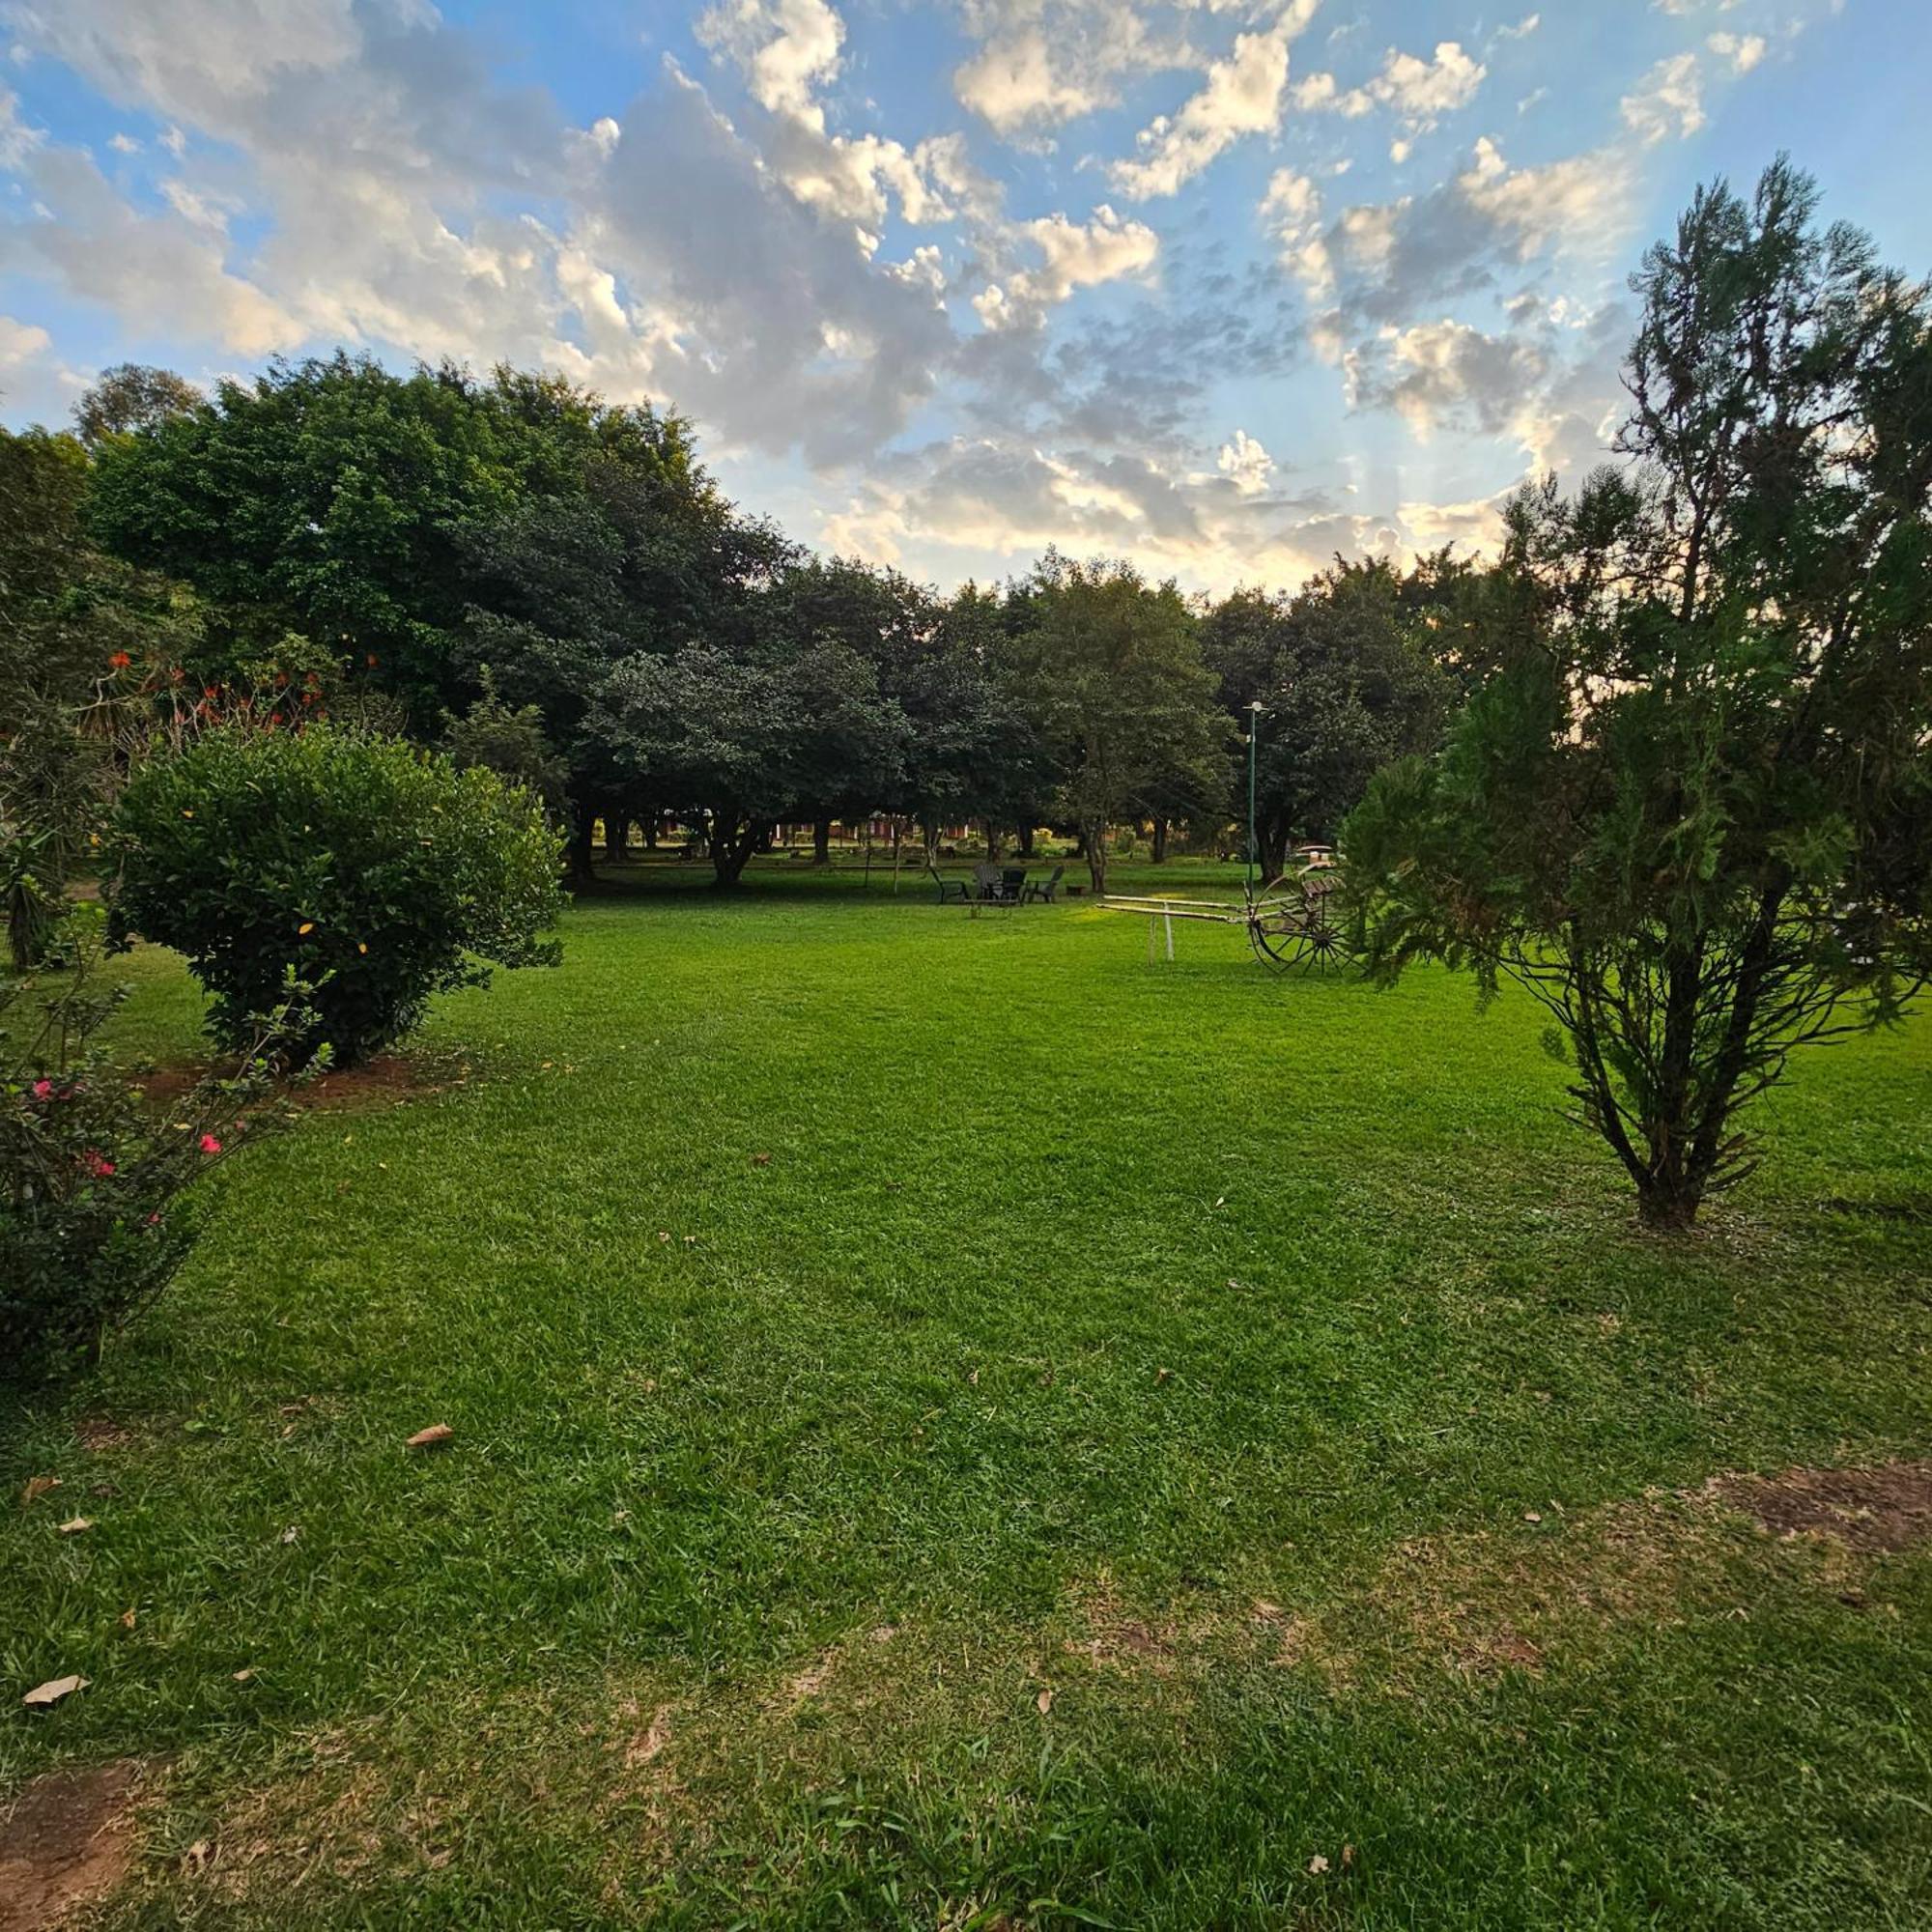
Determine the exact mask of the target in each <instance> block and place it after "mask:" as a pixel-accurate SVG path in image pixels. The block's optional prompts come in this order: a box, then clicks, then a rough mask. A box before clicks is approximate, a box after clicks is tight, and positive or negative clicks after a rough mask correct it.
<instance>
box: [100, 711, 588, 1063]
mask: <svg viewBox="0 0 1932 1932" xmlns="http://www.w3.org/2000/svg"><path fill="white" fill-rule="evenodd" d="M558 856H559V848H558V841H557V838H556V836H555V835H554V833H553V832H552V831H551V830H550V829H549V827H548V826H547V825H546V823H545V821H544V815H543V810H542V808H541V807H540V805H539V804H538V803H537V801H536V800H535V799H534V798H532V797H531V796H530V795H529V794H528V793H526V792H524V791H522V790H519V789H515V788H513V787H511V786H508V785H505V784H504V783H503V781H501V780H500V779H498V778H497V775H496V774H495V773H494V772H490V771H487V770H484V769H483V768H481V767H480V766H472V767H471V768H469V770H467V771H459V770H457V768H456V767H455V766H454V765H453V764H452V763H451V762H450V760H449V759H448V758H447V757H445V756H443V755H441V754H440V753H432V752H427V751H423V750H420V749H418V748H416V747H412V746H410V745H406V744H403V743H400V742H398V741H395V740H390V739H382V738H375V737H369V736H365V735H362V734H360V733H357V732H354V731H348V730H344V729H340V728H335V727H330V726H327V725H318V726H313V727H311V728H309V729H307V730H303V731H298V732H291V731H268V732H248V731H243V730H240V729H231V730H223V731H215V732H212V733H210V734H209V735H208V736H206V737H203V738H201V739H199V740H198V741H196V742H194V743H191V744H189V745H188V746H187V747H186V748H185V750H184V751H183V752H181V753H179V755H176V756H173V757H165V758H158V759H156V761H155V762H153V763H152V764H150V765H148V766H146V767H145V768H143V770H142V771H141V772H140V773H139V774H138V775H137V776H136V777H135V779H134V781H133V782H132V783H131V784H130V785H129V786H128V790H127V792H126V793H125V794H124V796H123V797H122V800H121V803H120V806H119V808H118V810H117V812H116V815H115V821H114V833H113V837H112V839H111V841H110V852H109V857H110V859H111V860H112V862H113V864H114V865H115V866H116V867H117V868H118V877H117V880H116V884H115V888H114V899H113V906H114V919H115V923H116V929H117V931H118V932H119V933H121V934H124V935H125V934H128V933H130V932H138V933H139V934H141V935H142V936H143V937H145V938H148V939H151V940H154V941H156V942H157V943H158V944H160V945H164V946H172V947H174V948H175V949H176V950H177V951H179V952H184V953H185V954H186V955H187V958H188V961H189V963H190V965H191V966H192V967H193V969H194V971H195V974H196V977H197V978H199V979H200V980H201V981H202V983H203V985H204V986H206V987H207V988H208V990H209V991H210V992H211V993H212V994H213V996H214V1004H213V1011H212V1013H211V1016H210V1026H211V1028H212V1030H213V1033H214V1035H215V1037H217V1038H219V1039H221V1040H223V1041H224V1042H226V1043H228V1044H231V1045H233V1044H236V1043H238V1042H239V1041H240V1040H241V1038H242V1037H245V1034H246V1032H247V1029H248V1027H249V1024H250V1020H249V1016H250V1015H251V1014H253V1013H256V1012H259V1011H261V1010H263V1009H264V1008H265V1007H266V1005H267V1004H268V1003H269V1002H270V1000H271V999H272V998H273V997H274V994H275V990H276V989H277V988H278V987H279V986H281V984H282V983H283V981H284V980H285V979H286V978H287V976H288V975H289V974H290V973H291V972H294V973H295V974H297V975H298V977H299V978H300V979H302V980H305V981H308V982H310V983H312V984H313V985H314V986H315V988H316V992H315V996H314V1001H313V1007H314V1011H313V1013H312V1015H311V1020H310V1024H309V1025H308V1027H307V1028H306V1030H305V1032H304V1033H303V1035H302V1037H301V1040H300V1046H301V1049H302V1050H303V1051H304V1052H313V1051H315V1050H316V1049H318V1048H319V1047H321V1046H322V1045H324V1044H325V1043H326V1044H327V1045H328V1046H330V1047H331V1048H332V1049H333V1052H334V1055H335V1057H336V1059H337V1060H338V1061H340V1062H342V1063H344V1064H354V1063H355V1062H357V1061H360V1060H364V1059H366V1058H367V1057H368V1056H369V1055H370V1054H372V1053H374V1052H377V1051H378V1050H380V1049H381V1048H383V1047H385V1046H387V1045H389V1044H390V1043H391V1042H393V1041H394V1040H396V1039H397V1038H399V1037H401V1036H402V1035H403V1034H405V1033H406V1032H408V1031H409V1029H410V1028H411V1027H412V1025H414V1023H415V1022H416V1021H417V1020H418V1019H419V1018H420V1017H421V1014H422V1011H423V1009H424V1007H425V1005H426V1004H427V1002H428V1000H429V998H430V996H431V995H432V994H434V993H437V992H441V991H445V990H447V989H450V988H453V987H457V986H469V985H479V984H483V983H485V982H487V980H488V978H489V973H488V968H487V966H486V965H485V964H484V962H485V961H494V962H496V963H497V964H498V965H502V966H530V965H551V964H554V963H555V961H556V958H557V956H558V953H557V948H556V945H555V943H554V941H551V940H547V939H546V938H545V937H544V936H543V935H544V934H545V933H546V932H547V931H548V930H549V928H550V927H551V926H552V925H554V923H555V919H556V913H557V908H558V903H559V894H558V889H557V864H558Z"/></svg>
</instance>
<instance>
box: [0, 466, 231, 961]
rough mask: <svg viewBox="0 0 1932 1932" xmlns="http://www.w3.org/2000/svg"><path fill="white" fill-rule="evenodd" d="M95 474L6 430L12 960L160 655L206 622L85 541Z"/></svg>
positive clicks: (173, 593)
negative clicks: (84, 519)
mask: <svg viewBox="0 0 1932 1932" xmlns="http://www.w3.org/2000/svg"><path fill="white" fill-rule="evenodd" d="M87 481H88V464H87V455H86V452H85V451H84V450H83V449H82V447H81V445H80V444H79V443H78V442H76V441H75V440H74V439H73V438H72V437H70V436H49V435H47V434H46V433H45V432H44V431H43V430H32V431H29V432H28V433H27V434H25V435H23V436H14V435H10V434H9V433H8V432H6V431H4V430H0V890H4V892H5V895H6V921H7V928H8V943H9V948H10V951H11V952H12V955H13V959H14V964H15V965H16V966H29V965H33V964H35V963H37V962H38V960H39V958H40V956H41V954H42V952H43V947H44V945H45V943H46V940H47V936H48V934H49V932H50V931H51V929H52V925H53V922H54V917H55V914H56V912H57V910H58V904H59V900H60V897H61V895H62V893H63V892H64V890H65V888H66V886H67V883H68V880H69V878H70V876H71V873H72V871H73V869H74V867H75V865H76V864H77V862H78V861H79V860H80V858H81V857H82V855H83V854H84V853H85V851H86V850H87V846H88V840H89V838H90V835H91V834H92V833H93V832H94V831H95V830H96V829H97V828H98V827H99V825H100V823H101V822H102V818H103V814H104V812H105V810H106V808H107V805H108V803H109V802H110V800H111V797H112V794H113V789H114V785H115V782H116V781H117V778H118V776H119V772H120V768H121V754H122V753H123V752H124V751H125V750H126V748H127V746H126V740H127V738H128V735H129V733H130V732H132V731H133V730H134V727H135V726H136V725H138V697H137V694H138V691H139V688H140V686H141V684H142V682H143V679H144V676H145V674H146V673H147V672H148V671H149V670H150V669H151V668H152V660H154V659H156V658H174V657H178V656H179V655H180V654H181V653H182V652H183V651H185V650H186V649H188V648H190V647H191V645H192V643H193V641H194V639H195V637H196V634H197V631H198V626H199V618H198V613H197V612H196V611H195V610H194V609H193V607H192V604H191V601H190V600H188V599H186V598H185V597H183V596H182V595H181V594H180V592H179V589H178V587H177V586H174V585H170V584H167V583H163V582H156V581H155V580H153V579H150V578H147V577H145V576H143V575H141V574H139V573H136V572H133V571H129V570H128V569H127V568H126V567H125V566H123V565H120V564H117V563H115V562H114V561H113V560H112V559H110V558H107V557H104V556H102V555H100V554H99V552H97V551H96V550H94V549H93V548H92V547H91V546H90V545H89V543H88V542H87V539H86V536H85V533H84V530H83V528H82V523H81V506H82V503H83V500H84V497H85V493H86V489H87Z"/></svg>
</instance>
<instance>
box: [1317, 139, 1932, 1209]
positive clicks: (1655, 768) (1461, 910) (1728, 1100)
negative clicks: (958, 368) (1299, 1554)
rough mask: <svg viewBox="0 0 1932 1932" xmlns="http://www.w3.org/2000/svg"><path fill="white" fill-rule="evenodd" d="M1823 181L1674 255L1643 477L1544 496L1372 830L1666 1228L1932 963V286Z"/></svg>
mask: <svg viewBox="0 0 1932 1932" xmlns="http://www.w3.org/2000/svg"><path fill="white" fill-rule="evenodd" d="M1816 201H1817V196H1816V190H1815V188H1814V187H1813V185H1812V184H1811V183H1810V181H1809V180H1808V179H1807V178H1806V177H1804V175H1803V174H1801V173H1799V172H1798V171H1797V170H1796V169H1794V168H1793V167H1791V166H1790V165H1789V164H1788V163H1787V162H1784V161H1782V160H1780V161H1779V162H1777V163H1776V164H1775V165H1774V166H1773V167H1771V168H1770V169H1768V170H1767V171H1766V173H1765V175H1764V177H1763V178H1762V180H1761V181H1760V182H1759V183H1758V185H1757V188H1756V191H1755V193H1754V194H1752V195H1750V196H1749V197H1744V196H1740V195H1738V194H1737V193H1735V192H1733V191H1732V190H1731V189H1730V188H1728V187H1727V186H1725V185H1722V184H1721V183H1720V184H1719V185H1715V186H1713V187H1710V188H1707V189H1703V190H1701V191H1700V192H1699V193H1698V194H1697V196H1696V198H1695V200H1694V201H1693V202H1692V204H1691V206H1690V209H1689V211H1688V212H1687V213H1685V215H1684V216H1683V218H1682V220H1681V221H1680V222H1679V224H1678V229H1677V233H1676V235H1675V237H1674V238H1673V239H1672V240H1670V241H1663V242H1660V243H1659V244H1658V245H1657V246H1656V247H1654V248H1653V249H1652V250H1651V251H1650V252H1649V254H1648V255H1647V256H1646V257H1645V259H1644V264H1643V268H1642V270H1641V272H1640V273H1639V274H1638V275H1637V276H1636V277H1635V282H1634V286H1635V288H1636V290H1637V292H1638V294H1639V296H1640V297H1641V299H1642V305H1643V312H1642V324H1641V327H1640V329H1639V332H1638V334H1637V337H1636V341H1635V343H1634V347H1633V349H1632V352H1631V356H1630V362H1629V368H1628V377H1627V380H1628V384H1629V387H1630V392H1631V397H1632V407H1631V412H1630V415H1629V418H1628V420H1627V421H1626V423H1625V424H1624V427H1623V430H1622V432H1621V434H1620V436H1619V439H1618V448H1619V450H1620V451H1621V452H1622V453H1623V454H1624V455H1625V456H1626V457H1627V458H1629V459H1630V461H1629V463H1628V466H1627V467H1625V468H1621V469H1604V470H1601V471H1599V472H1598V473H1597V474H1596V475H1594V476H1593V477H1592V478H1591V479H1590V480H1589V481H1588V482H1587V483H1586V484H1585V485H1584V487H1583V488H1582V489H1580V490H1579V491H1578V492H1577V494H1576V495H1575V496H1574V497H1564V496H1562V495H1561V494H1560V493H1559V492H1558V491H1557V490H1556V489H1555V488H1554V486H1553V485H1546V486H1545V487H1542V488H1537V489H1531V490H1527V491H1525V492H1523V493H1522V494H1521V495H1520V496H1519V497H1517V498H1516V500H1515V501H1514V503H1513V504H1512V506H1511V509H1510V513H1509V519H1508V536H1507V541H1506V543H1505V546H1504V549H1503V553H1502V556H1501V558H1500V561H1499V563H1498V565H1497V568H1496V572H1495V579H1496V594H1495V595H1493V596H1492V598H1490V599H1489V600H1488V609H1487V616H1486V618H1485V620H1484V621H1485V622H1486V624H1487V627H1488V630H1489V634H1490V643H1491V646H1492V649H1493V653H1494V656H1495V659H1496V662H1497V664H1498V667H1499V668H1498V669H1497V671H1496V673H1495V674H1494V675H1493V676H1492V677H1491V678H1490V679H1489V680H1488V681H1487V682H1486V683H1485V684H1484V685H1483V686H1482V688H1481V689H1480V690H1479V691H1477V693H1476V694H1475V696H1474V697H1473V698H1472V699H1471V700H1470V702H1469V704H1468V706H1467V708H1466V709H1465V710H1464V711H1463V713H1462V715H1461V717H1460V719H1459V720H1458V721H1457V723H1456V724H1455V725H1454V726H1453V727H1452V729H1451V731H1450V734H1449V739H1448V743H1447V746H1446V748H1445V750H1444V752H1443V753H1442V755H1441V756H1440V757H1439V758H1437V759H1436V760H1435V761H1434V762H1431V763H1422V762H1410V763H1407V764H1404V765H1401V766H1398V767H1395V768H1394V769H1392V770H1390V771H1388V772H1386V773H1384V774H1383V775H1382V776H1381V777H1380V778H1378V780H1377V781H1376V782H1375V783H1374V784H1373V785H1372V786H1371V788H1370V792H1369V796H1368V799H1367V801H1366V803H1365V804H1364V805H1363V807H1362V808H1361V810H1359V811H1358V812H1357V813H1356V814H1355V815H1354V817H1353V818H1351V819H1350V823H1349V827H1348V834H1347V839H1348V853H1349V860H1350V867H1351V870H1352V874H1353V877H1354V880H1355V883H1356V888H1357V892H1358V895H1359V907H1360V921H1361V931H1362V936H1363V938H1364V941H1365V943H1366V945H1367V947H1368V949H1369V958H1370V961H1371V964H1372V966H1373V968H1374V970H1376V971H1377V972H1378V973H1379V974H1381V975H1382V976H1383V977H1389V976H1392V975H1393V974H1395V973H1396V972H1399V971H1400V970H1401V968H1402V967H1403V965H1404V964H1405V963H1406V962H1407V961H1408V960H1410V959H1413V958H1417V957H1423V956H1434V957H1438V958H1443V959H1446V960H1448V961H1450V962H1451V963H1453V964H1463V965H1468V966H1471V967H1473V968H1474V969H1475V971H1476V972H1477V973H1478V974H1479V975H1480V976H1481V979H1482V980H1483V983H1484V984H1485V986H1490V985H1493V984H1494V982H1495V981H1496V980H1497V979H1498V977H1499V976H1508V977H1509V978H1511V979H1513V980H1517V981H1519V982H1520V983H1521V984H1523V985H1525V986H1527V987H1528V988H1529V989H1530V990H1531V991H1532V992H1534V993H1535V994H1536V995H1537V996H1538V997H1539V998H1540V999H1542V1000H1543V1001H1544V1002H1545V1003H1546V1004H1547V1005H1548V1008H1549V1009H1550V1010H1551V1012H1552V1013H1553V1014H1554V1016H1555V1018H1556V1020H1557V1022H1558V1024H1559V1029H1560V1031H1558V1032H1556V1033H1555V1034H1553V1036H1552V1044H1554V1045H1556V1046H1558V1047H1559V1048H1561V1049H1562V1050H1563V1051H1564V1052H1566V1053H1567V1054H1569V1055H1570V1056H1571V1057H1572V1058H1573V1059H1574V1063H1575V1068H1576V1078H1575V1083H1574V1085H1573V1087H1572V1089H1571V1091H1572V1094H1573V1095H1574V1096H1575V1099H1576V1101H1577V1110H1578V1116H1579V1118H1580V1120H1581V1121H1582V1122H1585V1123H1586V1124H1587V1125H1588V1126H1589V1127H1591V1128H1592V1129H1594V1130H1595V1131H1596V1132H1598V1133H1599V1134H1601V1135H1602V1136H1603V1137H1604V1138H1605V1140H1606V1141H1607V1142H1608V1144H1609V1146H1610V1148H1611V1149H1612V1150H1613V1151H1614V1152H1615V1154H1616V1157H1617V1158H1618V1160H1619V1161H1620V1162H1621V1163H1622V1165H1623V1166H1624V1168H1625V1169H1626V1170H1627V1171H1628V1173H1629V1175H1630V1177H1631V1179H1632V1180H1633V1181H1634V1184H1635V1187H1636V1189H1637V1193H1638V1198H1639V1203H1640V1206H1641V1208H1642V1211H1643V1214H1644V1216H1645V1218H1646V1219H1647V1220H1649V1221H1651V1222H1653V1223H1655V1224H1657V1225H1660V1226H1665V1227H1676V1226H1682V1225H1684V1224H1685V1223H1687V1222H1689V1221H1690V1219H1691V1218H1692V1217H1693V1216H1694V1215H1695V1213H1696V1212H1697V1209H1698V1207H1699V1205H1700V1203H1701V1202H1702V1201H1703V1200H1704V1198H1705V1196H1706V1195H1707V1194H1708V1193H1709V1192H1710V1191H1711V1190H1713V1189H1714V1188H1719V1187H1722V1186H1724V1185H1727V1184H1728V1183H1730V1182H1732V1181H1734V1180H1736V1179H1739V1178H1740V1177H1741V1176H1743V1175H1744V1174H1745V1173H1747V1172H1748V1170H1749V1168H1750V1166H1751V1165H1752V1164H1753V1161H1754V1158H1755V1155H1754V1152H1753V1149H1752V1144H1751V1142H1750V1140H1749V1139H1748V1138H1747V1135H1746V1134H1745V1133H1743V1132H1742V1131H1740V1122H1739V1120H1738V1116H1739V1114H1740V1111H1741V1110H1742V1109H1744V1108H1745V1107H1746V1106H1747V1104H1748V1103H1749V1102H1750V1101H1751V1100H1752V1099H1753V1098H1754V1097H1755V1096H1756V1095H1758V1094H1762V1093H1763V1092H1764V1091H1765V1090H1766V1089H1767V1088H1768V1087H1769V1086H1771V1085H1772V1084H1773V1083H1774V1082H1776V1080H1777V1079H1778V1078H1779V1077H1780V1076H1781V1074H1782V1073H1783V1071H1784V1069H1785V1065H1786V1062H1787V1059H1788V1056H1789V1055H1790V1053H1791V1052H1792V1050H1793V1049H1794V1048H1795V1047H1797V1046H1799V1045H1801V1044H1803V1043H1804V1042H1806V1041H1810V1040H1817V1039H1822V1038H1828V1037H1832V1036H1833V1034H1836V1033H1840V1032H1843V1031H1845V1030H1847V1029H1851V1028H1859V1027H1868V1026H1873V1025H1878V1024H1882V1023H1884V1022H1886V1021H1889V1020H1890V1019H1893V1018H1895V1017H1896V1016H1897V1015H1898V1014H1899V1012H1900V1011H1901V1010H1902V1009H1903V1006H1904V1004H1905V1002H1906V1001H1907V999H1908V998H1909V997H1910V996H1911V995H1912V994H1913V993H1914V992H1915V991H1916V990H1917V989H1918V987H1920V986H1921V985H1922V984H1923V983H1924V981H1925V979H1926V977H1927V975H1928V973H1932V837H1928V836H1927V835H1928V832H1932V300H1928V296H1927V292H1926V290H1925V288H1924V286H1923V285H1922V284H1919V283H1916V282H1912V281H1909V280H1908V279H1906V278H1905V277H1904V276H1902V275H1900V274H1898V273H1897V272H1895V271H1893V270H1887V269H1885V268H1882V267H1881V266H1880V265H1879V264H1878V262H1877V261H1876V259H1875V256H1874V253H1873V250H1872V247H1871V243H1870V242H1869V241H1868V240H1867V239H1866V238H1865V237H1864V236H1863V235H1861V234H1860V233H1858V232H1857V231H1856V230H1853V229H1850V228H1847V227H1843V226H1836V227H1832V228H1821V227H1820V226H1819V224H1818V223H1817V221H1816V219H1815V210H1816Z"/></svg>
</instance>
